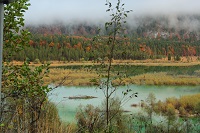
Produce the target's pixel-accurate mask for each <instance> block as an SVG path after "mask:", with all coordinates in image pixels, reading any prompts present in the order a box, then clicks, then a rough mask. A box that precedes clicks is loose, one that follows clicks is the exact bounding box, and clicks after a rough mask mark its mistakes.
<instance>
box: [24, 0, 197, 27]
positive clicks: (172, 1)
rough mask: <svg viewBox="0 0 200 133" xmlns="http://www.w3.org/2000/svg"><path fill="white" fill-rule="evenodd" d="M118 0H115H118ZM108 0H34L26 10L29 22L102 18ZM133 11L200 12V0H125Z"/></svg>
mask: <svg viewBox="0 0 200 133" xmlns="http://www.w3.org/2000/svg"><path fill="white" fill-rule="evenodd" d="M114 1H117V0H111V2H113V3H114ZM105 2H106V0H30V3H31V6H30V7H29V10H28V11H27V12H26V14H25V20H26V24H49V23H54V22H72V21H79V20H81V21H84V20H85V21H92V22H95V21H96V20H98V21H101V20H103V19H105V18H106V17H108V16H109V13H106V9H107V6H105ZM122 3H125V9H126V10H129V9H131V10H133V12H132V13H131V14H129V16H130V15H143V14H150V15H154V14H168V15H174V14H181V13H182V14H193V13H194V14H200V0H122Z"/></svg>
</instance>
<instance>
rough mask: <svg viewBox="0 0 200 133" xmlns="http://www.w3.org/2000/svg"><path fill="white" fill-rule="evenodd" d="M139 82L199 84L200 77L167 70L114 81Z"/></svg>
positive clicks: (147, 83) (152, 83)
mask: <svg viewBox="0 0 200 133" xmlns="http://www.w3.org/2000/svg"><path fill="white" fill-rule="evenodd" d="M120 82H121V83H122V84H124V85H125V84H138V85H143V84H146V85H199V84H200V78H199V77H193V76H173V75H168V74H167V73H166V72H159V73H146V74H141V75H137V76H133V77H130V78H125V79H123V80H122V81H120V80H119V79H118V80H116V81H114V83H115V84H119V83H120Z"/></svg>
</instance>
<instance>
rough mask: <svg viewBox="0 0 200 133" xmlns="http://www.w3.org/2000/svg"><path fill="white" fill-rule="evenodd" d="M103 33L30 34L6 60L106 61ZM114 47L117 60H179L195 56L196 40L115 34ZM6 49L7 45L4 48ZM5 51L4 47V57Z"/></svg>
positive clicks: (197, 44) (197, 43)
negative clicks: (19, 49)
mask: <svg viewBox="0 0 200 133" xmlns="http://www.w3.org/2000/svg"><path fill="white" fill-rule="evenodd" d="M106 38H108V37H106V36H103V37H98V36H95V37H89V36H68V35H62V34H53V35H48V34H46V35H44V34H32V36H31V40H30V41H29V45H28V47H25V48H24V50H21V51H19V52H17V53H16V54H15V56H12V57H11V58H10V60H18V61H23V60H25V59H26V58H28V59H29V60H30V61H35V60H36V59H37V60H38V59H39V60H40V61H49V60H58V61H106V60H107V58H108V53H106V51H108V45H106V43H104V42H103V41H102V40H106ZM117 41H118V42H119V43H118V44H117V46H116V47H117V49H118V50H117V51H116V52H114V55H113V58H114V59H119V60H143V59H157V58H163V57H168V60H171V59H173V58H174V59H175V60H180V57H182V56H188V57H189V56H199V55H200V46H199V43H200V41H198V40H192V41H191V40H190V41H188V40H183V39H179V38H178V37H173V38H162V37H157V38H148V37H139V36H137V35H134V34H133V35H127V37H126V38H121V37H117ZM8 50H9V49H8ZM8 56H9V51H6V50H5V51H4V57H8Z"/></svg>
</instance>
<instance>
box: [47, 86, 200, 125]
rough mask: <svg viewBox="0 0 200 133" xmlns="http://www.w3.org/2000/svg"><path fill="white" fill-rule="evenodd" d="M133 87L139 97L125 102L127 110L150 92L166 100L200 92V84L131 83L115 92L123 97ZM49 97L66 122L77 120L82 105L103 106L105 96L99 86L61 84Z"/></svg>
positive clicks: (131, 108) (124, 107) (131, 109)
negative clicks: (154, 84)
mask: <svg viewBox="0 0 200 133" xmlns="http://www.w3.org/2000/svg"><path fill="white" fill-rule="evenodd" d="M126 89H131V90H132V92H137V93H138V97H134V98H132V99H130V100H129V101H128V102H126V104H124V106H123V109H124V110H127V111H132V112H134V111H136V109H134V108H133V107H131V104H133V103H134V104H138V103H140V102H141V100H145V99H146V98H147V97H148V95H149V93H154V94H155V96H156V99H157V100H165V99H166V98H168V97H177V98H179V97H180V96H183V95H190V94H197V93H200V86H137V85H129V86H122V87H119V88H118V90H117V92H116V93H115V94H114V95H115V96H118V97H119V98H120V97H122V96H123V95H122V91H125V90H126ZM78 95H88V96H95V97H97V98H94V99H86V100H85V99H83V100H80V99H79V100H77V99H68V97H70V96H78ZM49 99H50V100H51V101H52V102H53V103H55V104H56V106H57V108H58V113H59V116H60V118H61V119H62V120H63V121H65V122H70V121H75V119H74V117H75V113H76V110H77V108H78V107H79V106H80V105H83V106H85V105H87V104H92V105H94V106H101V105H102V102H103V101H104V99H105V97H104V94H103V92H102V90H100V89H98V88H97V87H66V86H61V87H58V88H57V89H55V90H54V91H52V93H51V94H50V95H49Z"/></svg>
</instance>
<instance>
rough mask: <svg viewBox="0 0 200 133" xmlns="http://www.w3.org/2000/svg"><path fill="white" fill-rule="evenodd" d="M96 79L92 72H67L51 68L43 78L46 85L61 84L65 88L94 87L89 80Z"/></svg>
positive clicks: (96, 76)
mask: <svg viewBox="0 0 200 133" xmlns="http://www.w3.org/2000/svg"><path fill="white" fill-rule="evenodd" d="M94 78H98V75H97V74H96V73H95V72H93V71H86V70H83V69H82V70H68V69H59V68H53V69H50V73H49V75H48V77H44V81H45V83H46V84H51V83H54V84H57V85H58V84H62V85H66V86H87V85H94V83H93V82H91V79H94Z"/></svg>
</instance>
